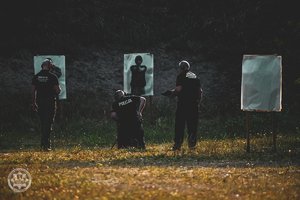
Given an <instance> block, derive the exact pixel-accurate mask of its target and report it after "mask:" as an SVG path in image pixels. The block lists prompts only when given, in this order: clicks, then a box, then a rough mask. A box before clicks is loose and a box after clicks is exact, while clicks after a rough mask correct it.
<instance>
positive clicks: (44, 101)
mask: <svg viewBox="0 0 300 200" xmlns="http://www.w3.org/2000/svg"><path fill="white" fill-rule="evenodd" d="M52 66H53V65H52V63H51V62H50V60H49V59H46V60H44V62H43V64H42V70H41V71H40V72H39V73H37V74H36V75H35V76H34V77H33V79H32V83H31V102H32V108H33V111H35V112H38V113H39V116H40V120H41V125H42V139H41V149H42V150H44V151H51V146H50V133H51V130H52V125H53V121H54V117H55V111H56V102H55V97H56V96H57V95H58V94H59V93H60V91H61V89H60V86H59V83H58V79H57V76H56V75H54V74H52V73H51V72H50V70H51V67H52ZM35 91H36V94H37V95H36V97H35Z"/></svg>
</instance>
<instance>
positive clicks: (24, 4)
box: [0, 0, 300, 122]
mask: <svg viewBox="0 0 300 200" xmlns="http://www.w3.org/2000/svg"><path fill="white" fill-rule="evenodd" d="M1 4H2V5H1V6H0V24H1V32H0V34H1V35H0V44H1V45H0V50H1V53H0V69H1V70H0V84H1V87H0V92H1V98H0V106H1V120H2V122H9V121H11V120H17V119H18V118H19V116H20V113H24V110H26V109H28V106H29V104H30V95H29V92H30V84H31V78H32V76H33V56H35V55H51V54H52V55H65V56H66V69H67V72H66V79H67V98H68V99H67V100H65V101H64V104H65V107H64V109H65V112H66V113H68V115H69V117H70V116H72V115H74V114H80V115H81V116H84V115H85V116H88V117H91V118H98V117H99V113H103V112H105V111H107V110H108V109H109V107H110V104H111V102H112V100H113V98H112V95H113V92H114V91H115V90H117V89H122V88H123V55H124V54H125V53H139V52H141V53H144V52H145V53H152V54H154V84H155V85H154V94H155V96H154V97H153V98H154V102H159V101H161V100H163V98H162V97H161V95H160V94H161V93H162V92H163V91H165V90H166V89H172V88H174V86H175V80H176V75H177V65H178V62H179V61H180V60H183V59H185V60H188V61H189V62H190V64H191V70H192V71H193V72H195V73H196V74H198V75H199V76H200V78H201V83H202V86H203V90H204V98H203V101H202V105H203V106H204V107H206V108H207V107H211V108H215V110H214V111H216V112H219V113H220V114H226V113H231V112H236V111H239V110H240V81H241V64H242V56H243V55H244V54H275V53H276V54H278V55H281V56H282V57H283V111H284V110H285V109H286V110H291V111H294V112H299V102H300V98H299V90H300V89H299V87H300V86H299V84H297V81H296V80H299V78H300V74H299V66H300V62H299V59H298V57H299V53H300V51H299V46H300V17H299V12H298V10H297V7H298V6H297V5H296V4H295V3H294V4H291V3H289V2H288V1H277V0H276V1H268V0H253V1H246V0H228V1H221V0H219V1H218V0H214V1H202V0H190V1H179V0H152V1H144V0H130V1H119V0H85V1H83V0H54V1H51V2H49V1H45V0H27V1H14V0H12V1H6V2H2V3H1Z"/></svg>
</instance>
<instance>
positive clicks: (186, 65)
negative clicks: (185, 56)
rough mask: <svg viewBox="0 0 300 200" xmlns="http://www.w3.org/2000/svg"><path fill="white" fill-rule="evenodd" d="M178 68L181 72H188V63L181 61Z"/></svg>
mask: <svg viewBox="0 0 300 200" xmlns="http://www.w3.org/2000/svg"><path fill="white" fill-rule="evenodd" d="M179 68H180V69H182V70H189V69H190V64H189V63H188V61H185V60H183V61H181V62H180V63H179Z"/></svg>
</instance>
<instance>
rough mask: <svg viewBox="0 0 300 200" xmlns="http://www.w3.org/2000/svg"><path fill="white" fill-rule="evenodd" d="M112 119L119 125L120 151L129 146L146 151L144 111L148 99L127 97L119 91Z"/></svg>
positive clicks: (113, 106) (116, 94) (116, 93)
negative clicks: (143, 123) (143, 122)
mask: <svg viewBox="0 0 300 200" xmlns="http://www.w3.org/2000/svg"><path fill="white" fill-rule="evenodd" d="M114 98H115V102H114V103H113V105H112V112H111V118H112V119H113V120H114V121H115V122H117V125H118V128H117V130H118V136H117V141H118V149H120V148H127V147H129V146H131V147H136V148H141V149H145V141H144V130H143V125H142V111H143V109H144V107H145V104H146V99H145V98H144V97H141V96H135V95H125V93H124V92H123V91H122V90H118V91H116V92H115V95H114Z"/></svg>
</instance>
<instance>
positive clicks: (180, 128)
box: [172, 61, 202, 150]
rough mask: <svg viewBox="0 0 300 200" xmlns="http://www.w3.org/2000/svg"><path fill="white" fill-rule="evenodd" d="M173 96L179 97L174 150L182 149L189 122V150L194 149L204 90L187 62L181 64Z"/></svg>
mask: <svg viewBox="0 0 300 200" xmlns="http://www.w3.org/2000/svg"><path fill="white" fill-rule="evenodd" d="M172 96H177V97H178V103H177V110H176V117H175V139H174V141H175V144H174V147H173V150H180V148H181V145H182V143H183V138H184V129H185V122H187V129H188V145H189V148H194V147H195V146H196V142H197V136H196V134H197V126H198V105H199V103H200V100H201V98H202V88H201V84H200V79H199V78H198V77H197V75H196V74H194V73H193V72H191V71H190V64H189V63H188V62H187V61H181V62H180V63H179V75H178V76H177V80H176V88H175V89H174V90H172Z"/></svg>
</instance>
